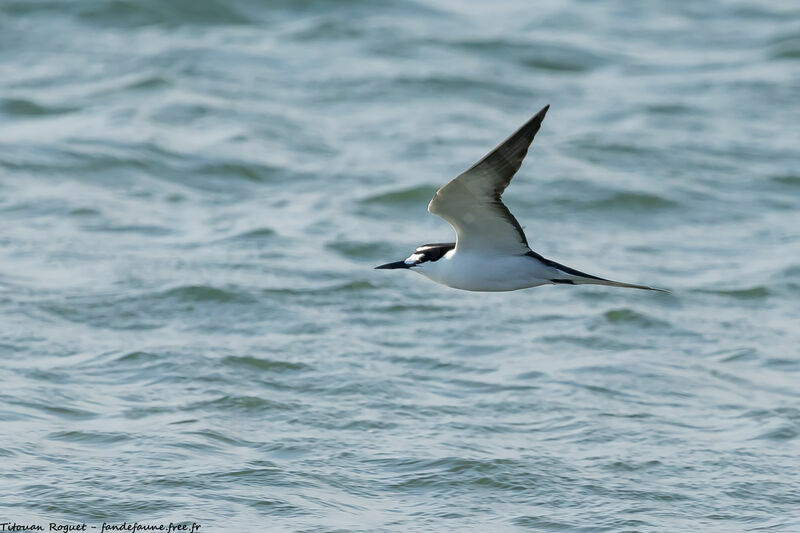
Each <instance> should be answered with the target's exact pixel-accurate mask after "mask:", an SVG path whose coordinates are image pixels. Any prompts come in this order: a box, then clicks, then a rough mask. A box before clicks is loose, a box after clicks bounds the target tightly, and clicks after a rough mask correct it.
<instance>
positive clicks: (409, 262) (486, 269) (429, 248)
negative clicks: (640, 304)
mask: <svg viewBox="0 0 800 533" xmlns="http://www.w3.org/2000/svg"><path fill="white" fill-rule="evenodd" d="M548 108H549V106H545V107H544V108H543V109H542V110H541V111H539V112H538V113H537V114H536V115H534V117H533V118H531V119H530V120H529V121H528V122H526V123H525V124H524V125H523V126H522V127H521V128H520V129H519V130H517V131H516V132H515V133H514V134H512V135H511V136H510V137H509V138H508V139H506V140H505V141H503V142H502V143H501V144H500V145H499V146H498V147H497V148H495V149H494V150H492V151H491V152H489V154H487V155H486V156H485V157H484V158H483V159H481V160H480V161H478V162H477V163H475V164H474V165H473V166H472V167H470V168H469V169H468V170H467V171H466V172H464V173H462V174H461V175H459V176H458V177H456V178H455V179H453V180H451V181H450V182H449V183H447V184H446V185H445V186H444V187H442V188H441V189H439V190H438V191H437V192H436V194H435V195H434V197H433V200H431V202H430V204H429V205H428V211H430V212H431V213H433V214H436V215H439V216H440V217H442V218H444V219H445V220H447V221H448V222H449V223H450V224H451V225H452V226H453V228H455V230H456V242H455V243H435V244H425V245H422V246H419V247H418V248H417V249H416V250H415V251H414V253H413V254H411V256H409V257H408V258H407V259H405V260H404V261H397V262H395V263H387V264H385V265H381V266H378V267H375V268H379V269H397V268H403V269H410V270H414V271H415V272H418V273H420V274H422V275H423V276H425V277H427V278H429V279H431V280H433V281H435V282H437V283H441V284H442V285H447V286H448V287H453V288H456V289H463V290H468V291H491V292H501V291H513V290H517V289H526V288H529V287H536V286H538V285H545V284H565V285H582V284H593V285H610V286H614V287H629V288H634V289H647V290H658V291H660V290H662V289H654V288H652V287H647V286H644V285H634V284H630V283H621V282H618V281H611V280H608V279H605V278H599V277H597V276H592V275H590V274H586V273H584V272H580V271H578V270H575V269H573V268H570V267H568V266H565V265H561V264H559V263H556V262H555V261H551V260H549V259H546V258H544V257H542V256H541V255H539V254H537V253H536V252H534V251H533V250H531V249H530V247H529V246H528V240H527V238H526V237H525V233H524V232H523V231H522V227H521V226H520V224H519V222H517V219H516V218H514V215H512V214H511V212H510V211H509V210H508V208H507V207H506V206H505V204H503V202H502V200H501V199H500V197H501V195H502V193H503V191H504V190H505V188H506V187H507V186H508V184H509V183H510V182H511V178H512V177H514V174H515V173H516V172H517V170H519V168H520V165H521V164H522V160H523V159H524V158H525V155H526V154H527V152H528V147H529V146H530V144H531V142H532V141H533V138H534V137H535V136H536V133H537V132H538V131H539V128H540V127H541V123H542V120H543V119H544V116H545V114H546V113H547V110H548Z"/></svg>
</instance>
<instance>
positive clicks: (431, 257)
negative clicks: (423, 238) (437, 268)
mask: <svg viewBox="0 0 800 533" xmlns="http://www.w3.org/2000/svg"><path fill="white" fill-rule="evenodd" d="M455 247H456V243H454V242H439V243H435V244H423V245H422V246H418V247H417V249H416V250H414V253H413V254H411V255H410V256H409V257H408V259H406V260H404V261H395V262H394V263H386V264H385V265H381V266H376V267H375V268H376V269H381V270H390V269H394V268H411V267H415V266H418V265H421V264H423V263H428V262H431V263H432V262H434V261H438V260H439V259H441V258H442V257H444V255H445V254H446V253H447V252H449V251H450V250H452V249H453V248H455Z"/></svg>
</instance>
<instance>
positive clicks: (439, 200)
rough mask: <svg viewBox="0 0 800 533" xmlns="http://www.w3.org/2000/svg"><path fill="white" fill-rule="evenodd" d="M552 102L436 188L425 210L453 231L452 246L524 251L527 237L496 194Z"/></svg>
mask: <svg viewBox="0 0 800 533" xmlns="http://www.w3.org/2000/svg"><path fill="white" fill-rule="evenodd" d="M549 108H550V106H549V105H548V106H545V107H544V108H542V110H541V111H539V112H538V113H536V115H534V117H533V118H531V119H530V120H529V121H528V122H526V123H525V124H524V125H523V126H522V127H521V128H520V129H518V130H517V131H516V132H514V133H513V134H512V135H511V136H510V137H509V138H508V139H506V140H505V141H503V142H502V143H500V145H499V146H498V147H497V148H495V149H494V150H492V151H491V152H489V153H488V154H487V155H486V156H485V157H484V158H483V159H481V160H480V161H478V162H477V163H475V164H474V165H472V167H470V168H469V169H468V170H467V171H465V172H463V173H462V174H460V175H459V176H458V177H456V178H455V179H453V180H451V181H450V182H449V183H447V184H446V185H445V186H444V187H442V188H441V189H439V190H438V191H436V194H435V195H434V196H433V200H431V203H430V204H428V211H429V212H431V213H433V214H434V215H439V216H440V217H442V218H443V219H445V220H446V221H448V222H449V223H450V224H451V225H452V226H453V228H455V230H456V250H460V251H464V250H481V251H484V252H489V251H494V252H498V253H503V254H520V255H522V254H525V253H526V252H528V251H529V250H530V249H529V248H528V240H527V239H526V238H525V233H524V232H523V231H522V226H520V225H519V222H517V219H516V218H514V215H512V214H511V211H509V210H508V208H507V207H506V206H505V204H503V202H502V200H501V199H500V196H501V195H502V194H503V191H504V190H505V188H506V187H508V184H509V183H510V182H511V178H513V177H514V174H516V173H517V171H518V170H519V167H520V165H522V160H523V159H525V154H527V153H528V147H529V146H530V144H531V142H533V138H534V137H535V136H536V132H538V131H539V127H540V126H541V125H542V120H543V119H544V116H545V114H547V110H548V109H549Z"/></svg>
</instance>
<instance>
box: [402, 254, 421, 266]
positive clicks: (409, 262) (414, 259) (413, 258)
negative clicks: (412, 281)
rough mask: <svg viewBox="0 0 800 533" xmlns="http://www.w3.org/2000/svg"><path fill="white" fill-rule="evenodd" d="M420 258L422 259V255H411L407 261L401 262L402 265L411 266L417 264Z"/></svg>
mask: <svg viewBox="0 0 800 533" xmlns="http://www.w3.org/2000/svg"><path fill="white" fill-rule="evenodd" d="M422 257H423V255H422V254H411V255H410V256H408V259H406V260H405V261H403V263H405V264H407V265H413V264H414V263H418V262H419V260H420V259H422Z"/></svg>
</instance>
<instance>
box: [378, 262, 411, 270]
mask: <svg viewBox="0 0 800 533" xmlns="http://www.w3.org/2000/svg"><path fill="white" fill-rule="evenodd" d="M412 266H413V265H409V264H408V263H406V262H405V261H395V262H394V263H386V264H385V265H381V266H376V267H375V268H376V269H377V270H389V269H392V268H411V267H412Z"/></svg>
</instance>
